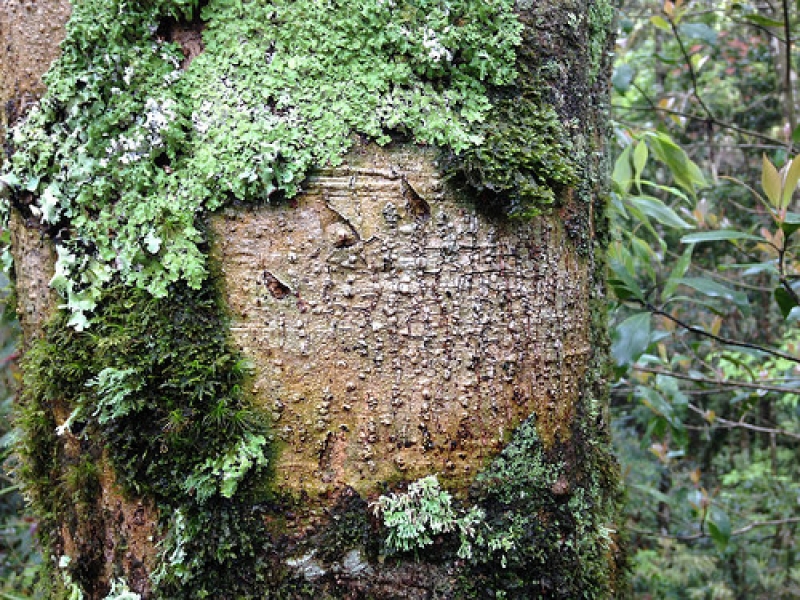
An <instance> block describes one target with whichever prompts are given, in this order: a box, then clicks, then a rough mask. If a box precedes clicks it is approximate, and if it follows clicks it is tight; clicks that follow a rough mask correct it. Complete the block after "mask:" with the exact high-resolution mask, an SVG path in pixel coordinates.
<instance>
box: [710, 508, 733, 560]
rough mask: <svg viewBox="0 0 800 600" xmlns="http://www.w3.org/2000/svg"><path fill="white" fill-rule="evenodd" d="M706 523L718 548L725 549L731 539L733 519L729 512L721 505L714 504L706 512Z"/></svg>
mask: <svg viewBox="0 0 800 600" xmlns="http://www.w3.org/2000/svg"><path fill="white" fill-rule="evenodd" d="M706 524H707V525H708V533H709V534H710V535H711V539H712V540H713V541H714V545H715V546H716V547H717V550H719V551H720V552H722V551H724V550H725V548H726V547H727V546H728V541H729V540H730V539H731V520H730V518H729V517H728V513H726V512H725V511H724V510H722V509H721V508H720V507H719V506H716V505H712V506H711V508H710V509H709V511H708V513H707V514H706Z"/></svg>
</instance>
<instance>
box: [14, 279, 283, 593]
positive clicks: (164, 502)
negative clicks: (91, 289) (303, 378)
mask: <svg viewBox="0 0 800 600" xmlns="http://www.w3.org/2000/svg"><path fill="white" fill-rule="evenodd" d="M67 321H68V315H67V314H66V313H59V314H58V315H56V318H55V319H54V321H53V322H52V323H51V324H50V325H49V326H48V328H47V331H46V334H45V336H44V337H43V338H42V339H40V340H38V341H37V342H35V343H34V346H33V348H31V350H30V351H29V353H28V357H27V359H26V364H25V378H26V380H25V381H26V386H25V390H26V391H25V398H24V399H23V402H24V405H25V406H26V409H25V410H26V416H25V417H24V418H23V419H22V424H23V426H24V427H25V435H24V439H25V440H26V442H25V444H24V447H23V449H22V450H23V454H24V461H25V465H26V472H25V473H24V475H25V476H26V479H27V484H28V486H29V487H31V488H32V489H34V490H36V491H37V493H39V494H45V493H46V494H47V495H46V496H44V495H40V496H39V497H38V498H37V508H38V509H39V512H40V513H43V514H45V515H50V517H51V519H54V518H55V515H57V514H59V513H60V514H62V515H63V514H64V511H65V510H72V509H68V507H71V506H73V505H74V504H75V502H78V503H79V504H78V509H80V510H83V511H84V512H86V511H90V510H91V509H92V508H93V503H94V502H95V501H96V497H97V494H99V484H98V482H97V469H98V461H99V459H100V452H99V448H101V447H105V451H106V454H107V456H108V460H109V461H110V462H111V465H112V466H113V468H114V471H115V473H116V476H117V480H118V482H119V483H120V485H121V486H122V488H123V489H124V490H125V491H127V492H128V493H131V494H136V495H138V496H145V497H149V498H152V499H154V500H155V502H156V504H157V506H158V507H159V508H160V509H161V512H162V514H163V515H165V519H166V520H165V526H166V529H167V531H168V532H169V533H168V539H169V540H171V542H170V543H167V544H166V546H165V550H164V554H165V561H164V565H163V569H162V574H161V579H162V581H163V582H164V585H165V588H164V589H165V590H169V589H170V588H169V586H170V585H174V584H175V582H179V583H180V589H184V588H185V589H188V590H193V591H192V593H191V594H190V593H189V592H186V595H184V596H179V597H187V598H188V597H192V598H200V597H204V596H203V595H202V591H203V590H205V589H208V590H212V589H215V588H214V586H217V585H221V584H220V583H219V577H218V576H216V575H215V573H217V572H220V571H224V572H226V573H230V575H229V577H228V576H226V578H223V579H224V582H230V583H231V585H234V583H235V582H236V581H238V579H237V578H238V577H240V576H241V582H244V581H247V580H249V579H248V578H249V577H251V575H252V572H254V571H255V570H257V569H256V568H255V562H256V554H257V553H261V552H263V551H264V549H265V547H266V541H265V540H266V534H265V533H264V534H263V536H262V541H263V543H262V544H261V546H259V543H258V540H259V531H263V526H261V527H259V526H257V525H256V524H257V523H259V517H258V514H257V511H254V510H253V509H252V505H251V503H252V501H253V498H254V496H256V495H257V496H258V497H259V498H260V499H262V500H263V499H264V498H265V497H268V495H269V494H268V490H267V489H266V487H265V482H266V481H268V479H266V476H267V475H268V463H269V447H268V444H266V440H267V439H268V438H269V432H268V430H267V429H266V428H265V426H264V418H263V416H262V415H260V414H257V413H255V412H254V411H253V410H252V409H251V408H250V407H249V405H248V403H247V401H246V399H245V398H244V396H243V392H242V390H243V386H244V383H245V377H246V365H245V364H244V363H243V362H242V360H241V359H240V357H239V356H238V354H237V353H236V352H235V351H233V350H232V349H231V348H230V346H229V343H228V340H227V333H226V328H225V327H224V322H225V319H224V313H223V310H222V306H221V304H220V301H219V298H218V297H217V295H216V293H215V291H214V289H213V288H212V287H210V286H209V285H208V284H204V285H203V287H201V289H200V290H191V289H189V288H188V287H187V286H186V285H185V284H183V283H180V282H179V283H177V284H175V285H174V286H173V287H172V288H171V290H170V297H169V299H156V298H153V297H152V296H151V295H150V294H149V293H147V292H146V291H143V290H137V289H134V288H128V287H125V286H117V287H114V288H111V289H109V291H108V294H107V295H106V296H105V297H104V298H103V299H102V300H101V302H100V303H99V304H98V307H97V312H96V318H95V323H94V326H93V327H92V328H91V330H89V331H86V332H76V331H75V330H74V329H73V328H71V327H69V326H68V324H67ZM55 406H61V407H66V408H67V410H71V411H72V412H73V417H72V418H71V419H70V420H71V424H70V426H69V429H70V430H71V432H72V435H74V436H76V437H77V438H78V440H79V443H80V444H81V447H82V448H83V447H85V448H87V449H90V448H97V449H98V451H93V452H90V453H89V454H88V455H86V456H81V457H80V459H79V460H78V461H77V463H76V464H69V462H68V461H66V462H65V460H64V459H63V458H62V451H60V450H59V444H58V441H57V439H54V436H53V433H52V432H53V431H55V430H56V425H57V424H56V423H54V422H53V421H52V420H51V419H50V418H45V417H44V415H46V414H48V412H49V410H52V408H53V407H55ZM58 425H63V424H60V423H59V424H58ZM64 433H66V431H65V432H64ZM62 472H63V473H64V476H63V479H62V480H63V482H64V485H63V486H55V488H54V486H52V484H51V482H50V481H46V478H48V477H52V476H53V474H54V473H62ZM53 488H54V489H53ZM46 490H52V491H48V492H45V491H46ZM234 496H235V498H234ZM78 509H76V510H78ZM176 514H181V515H182V519H183V521H182V523H181V524H180V527H183V530H182V531H178V530H179V529H180V527H179V523H178V522H177V521H176V520H175V517H174V515H176ZM102 518H103V517H102V515H91V514H84V515H83V517H82V520H83V521H85V522H91V521H92V520H95V521H97V520H99V521H102ZM174 540H180V543H178V542H175V541H174ZM178 546H180V547H181V548H184V549H185V550H181V551H180V552H179V551H178V550H177V549H176V548H177V547H178ZM178 557H179V558H180V560H178ZM244 572H247V573H248V574H247V576H246V577H245V576H244V575H243V573H244ZM190 576H191V577H190ZM73 577H74V578H75V580H76V581H78V582H88V581H90V580H91V579H90V577H89V575H88V574H85V576H81V573H80V572H78V571H76V572H75V573H74V574H73ZM189 579H191V585H190V584H189ZM241 582H240V583H235V585H234V587H235V588H238V587H239V586H242V585H245V584H244V583H241ZM219 589H225V588H219ZM164 593H165V597H169V594H168V593H167V592H164ZM182 593H183V592H182ZM176 597H178V596H176Z"/></svg>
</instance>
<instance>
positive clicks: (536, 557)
mask: <svg viewBox="0 0 800 600" xmlns="http://www.w3.org/2000/svg"><path fill="white" fill-rule="evenodd" d="M598 438H602V435H601V433H600V432H599V431H598V430H597V425H596V420H595V419H593V418H592V417H591V416H590V415H588V414H587V415H578V418H577V419H576V421H575V422H574V424H573V431H572V435H571V438H570V440H569V441H568V442H560V441H559V442H556V443H555V444H554V445H553V447H551V448H549V449H546V448H545V446H544V445H543V443H542V442H541V440H540V439H539V436H538V434H537V432H536V425H535V417H531V418H530V419H528V420H527V421H525V422H524V423H523V424H522V425H520V426H519V428H518V429H517V431H516V432H515V433H514V437H513V439H512V440H511V442H510V443H509V445H508V446H507V447H506V448H505V449H504V450H503V451H502V452H501V454H500V455H499V456H498V457H497V458H496V459H494V460H493V461H492V463H491V465H489V467H488V468H487V469H485V470H484V471H483V472H481V473H480V474H479V475H478V477H477V478H476V480H475V483H474V485H473V489H472V492H471V493H472V496H473V499H474V500H475V501H477V503H478V506H480V507H481V508H482V509H483V511H484V512H485V515H486V517H485V519H484V521H483V523H482V527H481V528H480V529H479V532H481V533H482V535H481V537H480V538H479V539H477V541H476V543H474V544H473V549H472V552H471V560H470V561H469V562H468V564H467V567H466V571H465V575H464V579H463V588H462V597H464V598H490V597H497V594H504V596H503V597H507V598H551V599H552V598H563V599H565V600H566V599H572V598H587V599H588V598H596V599H598V600H599V599H603V598H609V597H612V596H613V590H614V586H615V582H614V577H615V575H614V568H613V565H614V561H615V552H616V548H615V540H614V533H615V532H614V531H613V529H612V528H613V527H614V523H615V520H616V516H617V510H618V501H619V491H618V486H617V483H616V482H617V477H618V474H617V467H616V463H615V461H614V459H613V457H612V455H611V454H610V451H609V450H608V448H607V440H604V441H603V442H602V443H601V442H599V441H598ZM588 457H591V460H586V459H587V458H588ZM487 590H491V594H490V593H488V592H487Z"/></svg>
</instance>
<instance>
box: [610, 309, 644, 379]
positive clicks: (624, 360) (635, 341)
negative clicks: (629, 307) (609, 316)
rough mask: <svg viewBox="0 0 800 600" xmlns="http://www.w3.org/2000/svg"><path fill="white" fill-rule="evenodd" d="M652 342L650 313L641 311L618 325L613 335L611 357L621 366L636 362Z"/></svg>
mask: <svg viewBox="0 0 800 600" xmlns="http://www.w3.org/2000/svg"><path fill="white" fill-rule="evenodd" d="M649 344H650V313H649V312H641V313H638V314H635V315H633V316H630V317H628V318H627V319H625V320H624V321H623V322H622V323H620V324H619V325H617V327H616V328H615V329H614V331H613V333H612V336H611V357H612V358H613V359H614V363H615V364H616V365H617V366H620V367H627V366H630V365H632V364H633V363H635V362H636V361H637V360H638V359H639V357H640V356H641V355H642V354H644V353H645V351H646V350H647V346H648V345H649Z"/></svg>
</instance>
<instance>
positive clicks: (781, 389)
mask: <svg viewBox="0 0 800 600" xmlns="http://www.w3.org/2000/svg"><path fill="white" fill-rule="evenodd" d="M633 370H634V371H639V372H641V373H652V374H654V375H666V376H667V377H674V378H675V379H683V380H685V381H693V382H695V383H710V384H712V385H721V386H725V387H737V388H746V389H751V390H766V391H768V392H778V393H781V394H800V388H796V387H786V386H780V385H762V384H758V383H751V382H749V381H731V380H729V379H728V380H720V379H711V378H710V377H698V376H692V375H684V374H683V373H674V372H672V371H667V370H665V369H654V368H651V367H637V366H634V367H633Z"/></svg>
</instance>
